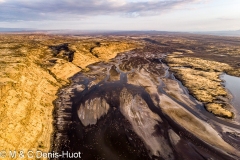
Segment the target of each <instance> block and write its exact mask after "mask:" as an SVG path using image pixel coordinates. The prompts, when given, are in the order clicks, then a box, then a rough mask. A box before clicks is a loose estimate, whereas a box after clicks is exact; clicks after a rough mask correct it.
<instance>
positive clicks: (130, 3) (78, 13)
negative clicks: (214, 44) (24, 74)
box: [0, 0, 240, 31]
mask: <svg viewBox="0 0 240 160" xmlns="http://www.w3.org/2000/svg"><path fill="white" fill-rule="evenodd" d="M0 27H2V28H34V29H77V30H163V31H221V30H239V29H240V0H34V1H33V0H0Z"/></svg>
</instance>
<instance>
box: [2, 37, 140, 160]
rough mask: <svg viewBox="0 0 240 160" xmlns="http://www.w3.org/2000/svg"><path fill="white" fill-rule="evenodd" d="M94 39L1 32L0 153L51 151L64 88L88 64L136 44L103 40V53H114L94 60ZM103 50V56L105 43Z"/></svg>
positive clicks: (126, 41)
mask: <svg viewBox="0 0 240 160" xmlns="http://www.w3.org/2000/svg"><path fill="white" fill-rule="evenodd" d="M95 40H96V39H95V38H93V39H91V38H89V39H87V40H86V39H85V38H76V37H71V36H53V35H40V34H37V35H36V34H28V35H21V34H18V35H11V34H7V35H4V34H1V35H0V151H6V152H7V153H8V152H9V150H13V151H14V150H16V151H21V150H22V151H24V152H25V153H26V152H27V151H28V150H32V151H33V152H35V151H36V150H41V151H43V152H48V151H49V150H50V147H51V136H52V132H53V126H52V122H53V108H54V106H53V101H54V100H55V99H56V98H57V97H56V93H57V91H58V90H59V88H61V87H62V86H63V85H66V84H67V83H69V81H68V78H69V77H71V76H73V75H74V74H76V73H77V72H79V71H81V70H83V69H85V68H86V66H87V65H89V64H91V63H94V62H99V61H102V60H106V61H107V60H108V59H110V58H112V57H114V56H116V55H117V53H119V52H122V51H125V50H127V51H128V50H131V49H133V48H134V47H136V45H135V44H134V42H133V41H128V40H121V39H114V38H112V39H108V40H103V39H98V40H97V41H98V42H100V43H103V42H104V47H103V50H104V52H105V51H107V54H111V56H109V57H108V56H105V58H104V59H100V58H96V57H94V60H92V58H93V57H92V54H91V53H90V50H89V48H91V47H95V43H96V42H95ZM121 45H122V46H123V47H122V48H121ZM75 46H76V48H75ZM108 46H109V47H108ZM78 47H79V48H78ZM119 47H120V48H121V49H118V48H119ZM83 50H84V51H83ZM98 50H99V51H98V53H101V54H102V55H104V53H102V52H101V51H100V50H101V46H98ZM79 57H81V58H83V57H84V59H81V58H79ZM79 64H83V65H84V66H80V65H79ZM7 158H9V159H10V157H6V159H7Z"/></svg>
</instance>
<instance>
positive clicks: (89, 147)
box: [58, 46, 240, 160]
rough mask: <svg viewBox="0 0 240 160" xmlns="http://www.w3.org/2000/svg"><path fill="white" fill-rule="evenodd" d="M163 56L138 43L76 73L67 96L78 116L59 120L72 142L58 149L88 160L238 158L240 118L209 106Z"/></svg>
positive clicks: (72, 115)
mask: <svg viewBox="0 0 240 160" xmlns="http://www.w3.org/2000/svg"><path fill="white" fill-rule="evenodd" d="M148 47H149V46H148ZM163 57H164V54H161V53H157V52H156V53H155V54H152V53H151V52H144V50H136V51H132V52H129V53H124V54H120V55H119V56H117V57H116V58H114V59H112V60H111V61H109V62H108V63H104V62H100V63H97V64H94V65H90V66H88V67H89V68H90V71H88V72H84V73H79V74H77V75H75V76H74V77H73V78H72V84H71V85H70V86H68V87H67V88H68V89H65V90H66V91H65V92H62V94H61V95H60V97H69V98H68V102H67V101H66V103H65V102H63V100H64V99H63V100H62V101H61V105H62V106H63V107H65V108H66V106H69V108H71V118H70V119H65V120H64V121H62V123H59V125H61V126H65V129H64V132H63V131H62V132H59V133H58V134H59V135H61V134H64V135H65V139H66V140H67V142H62V143H61V144H60V146H59V148H58V149H61V150H67V151H72V152H76V151H81V152H82V153H83V157H82V158H83V159H166V160H172V159H196V160H198V159H199V160H202V159H220V160H221V159H223V160H225V159H229V160H231V159H238V158H239V157H240V152H239V149H240V145H239V144H240V143H239V142H240V137H239V133H240V131H239V128H240V126H239V124H237V122H234V123H232V122H230V121H227V120H223V119H219V118H216V117H215V116H214V115H213V114H210V113H209V112H207V111H206V110H205V108H204V106H203V104H202V103H200V102H199V101H197V100H196V99H194V98H193V97H192V96H191V95H189V93H188V91H187V89H186V88H185V87H184V86H182V84H181V83H180V82H179V81H177V80H176V79H175V77H174V75H173V74H172V73H171V72H169V71H168V67H167V66H166V65H165V64H164V63H162V58H163ZM67 91H69V92H67ZM69 101H71V103H69ZM61 113H63V114H64V112H61ZM63 117H64V116H63ZM63 124H65V125H63ZM59 128H60V127H59ZM233 135H235V136H236V137H234V138H233Z"/></svg>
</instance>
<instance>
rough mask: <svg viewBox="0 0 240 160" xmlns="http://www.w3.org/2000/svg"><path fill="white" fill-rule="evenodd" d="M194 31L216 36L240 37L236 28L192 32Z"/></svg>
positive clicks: (239, 31)
mask: <svg viewBox="0 0 240 160" xmlns="http://www.w3.org/2000/svg"><path fill="white" fill-rule="evenodd" d="M194 33H197V34H208V35H216V36H236V37H240V30H236V31H209V32H194Z"/></svg>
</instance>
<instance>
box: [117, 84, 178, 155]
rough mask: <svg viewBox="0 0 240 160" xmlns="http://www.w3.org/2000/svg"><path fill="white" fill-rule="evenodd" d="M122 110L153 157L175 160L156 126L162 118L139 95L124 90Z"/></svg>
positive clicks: (121, 101) (121, 95)
mask: <svg viewBox="0 0 240 160" xmlns="http://www.w3.org/2000/svg"><path fill="white" fill-rule="evenodd" d="M120 110H121V112H122V113H123V115H124V116H125V117H126V118H127V119H128V120H129V122H130V123H131V125H132V126H133V130H134V131H135V132H136V133H137V135H138V136H139V137H141V139H142V140H143V141H144V142H145V143H146V146H147V148H148V149H150V150H151V154H152V155H154V156H162V157H163V158H164V159H174V155H173V152H172V150H171V147H170V146H169V143H168V141H167V140H166V139H165V138H164V137H163V135H161V134H158V133H157V129H156V126H158V123H159V122H162V120H161V118H160V117H159V115H157V114H155V113H153V112H152V111H151V110H150V109H149V107H148V105H147V103H146V102H145V101H144V100H143V99H142V98H141V97H140V96H139V95H136V96H132V95H131V94H130V93H129V92H128V91H127V89H125V88H124V89H123V90H122V92H121V94H120Z"/></svg>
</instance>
